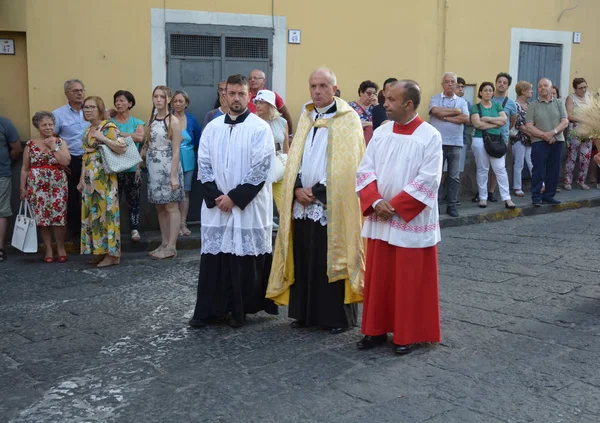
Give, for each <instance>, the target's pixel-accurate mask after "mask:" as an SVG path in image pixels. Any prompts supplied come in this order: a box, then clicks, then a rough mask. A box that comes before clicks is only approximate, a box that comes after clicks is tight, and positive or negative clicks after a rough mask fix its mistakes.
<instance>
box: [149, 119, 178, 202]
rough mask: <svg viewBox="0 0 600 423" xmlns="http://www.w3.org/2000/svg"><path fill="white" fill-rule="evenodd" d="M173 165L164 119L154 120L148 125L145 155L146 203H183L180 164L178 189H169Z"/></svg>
mask: <svg viewBox="0 0 600 423" xmlns="http://www.w3.org/2000/svg"><path fill="white" fill-rule="evenodd" d="M172 163H173V146H172V144H171V140H169V136H168V130H167V125H166V123H165V120H164V119H154V120H153V121H152V123H151V124H150V142H149V145H148V152H147V153H146V167H147V168H148V202H149V203H152V204H167V203H172V202H178V201H183V200H184V199H185V193H184V192H183V170H182V169H181V163H179V169H178V171H177V179H178V180H179V188H178V189H176V190H175V191H173V190H172V189H171V164H172Z"/></svg>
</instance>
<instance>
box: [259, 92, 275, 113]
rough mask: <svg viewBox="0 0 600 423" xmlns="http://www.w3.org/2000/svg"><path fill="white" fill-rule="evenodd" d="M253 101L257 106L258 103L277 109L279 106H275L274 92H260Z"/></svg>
mask: <svg viewBox="0 0 600 423" xmlns="http://www.w3.org/2000/svg"><path fill="white" fill-rule="evenodd" d="M253 101H254V104H256V102H257V101H264V102H265V103H269V104H270V105H271V106H273V107H275V108H276V109H277V105H276V104H275V93H274V92H273V91H269V90H260V91H259V92H258V93H256V97H254V100H253Z"/></svg>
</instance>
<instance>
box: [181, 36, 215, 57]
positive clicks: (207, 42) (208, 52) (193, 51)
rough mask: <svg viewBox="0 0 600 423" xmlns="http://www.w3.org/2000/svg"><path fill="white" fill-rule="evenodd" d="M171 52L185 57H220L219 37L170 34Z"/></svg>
mask: <svg viewBox="0 0 600 423" xmlns="http://www.w3.org/2000/svg"><path fill="white" fill-rule="evenodd" d="M171 54H172V55H173V56H185V57H221V37H218V36H217V37H215V36H210V35H192V34H171Z"/></svg>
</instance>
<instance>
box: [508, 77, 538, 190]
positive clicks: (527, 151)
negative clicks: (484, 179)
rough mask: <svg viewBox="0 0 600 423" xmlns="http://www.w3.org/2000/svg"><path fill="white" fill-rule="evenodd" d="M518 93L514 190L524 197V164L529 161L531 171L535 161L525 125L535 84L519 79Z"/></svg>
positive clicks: (514, 140) (514, 145)
mask: <svg viewBox="0 0 600 423" xmlns="http://www.w3.org/2000/svg"><path fill="white" fill-rule="evenodd" d="M515 91H516V93H517V101H516V103H517V119H516V122H515V129H516V130H517V135H516V136H514V137H513V138H511V142H512V149H513V156H514V158H515V165H514V168H513V190H514V191H515V195H516V196H517V197H524V196H525V193H524V192H523V189H522V188H521V187H522V177H521V173H522V172H523V164H524V162H525V163H527V168H528V169H529V173H531V170H532V169H533V163H532V162H531V137H530V135H529V133H528V132H527V128H526V127H525V116H526V115H527V108H528V102H527V101H528V100H529V99H530V98H531V97H533V85H532V84H531V83H529V82H527V81H519V82H518V83H517V85H516V86H515Z"/></svg>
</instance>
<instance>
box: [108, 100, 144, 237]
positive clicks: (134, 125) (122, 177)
mask: <svg viewBox="0 0 600 423" xmlns="http://www.w3.org/2000/svg"><path fill="white" fill-rule="evenodd" d="M113 103H114V105H115V111H116V115H115V116H114V117H113V118H112V119H111V122H112V123H114V124H115V125H117V128H118V129H119V132H120V133H121V136H122V137H131V139H133V142H135V144H136V146H137V147H138V150H139V149H141V148H142V146H141V143H142V142H143V141H144V121H143V120H141V119H138V118H136V117H133V116H131V112H130V110H131V109H133V107H134V106H135V97H134V96H133V94H131V93H130V92H129V91H125V90H119V91H117V92H116V93H115V95H114V96H113ZM117 179H118V185H119V197H121V196H123V194H125V200H126V201H127V205H128V206H129V231H130V232H131V240H132V241H133V242H137V241H139V240H140V232H139V230H140V189H141V187H142V174H141V167H140V164H138V165H137V166H134V167H132V168H131V169H127V170H126V171H125V172H121V173H119V174H118V175H117Z"/></svg>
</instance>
